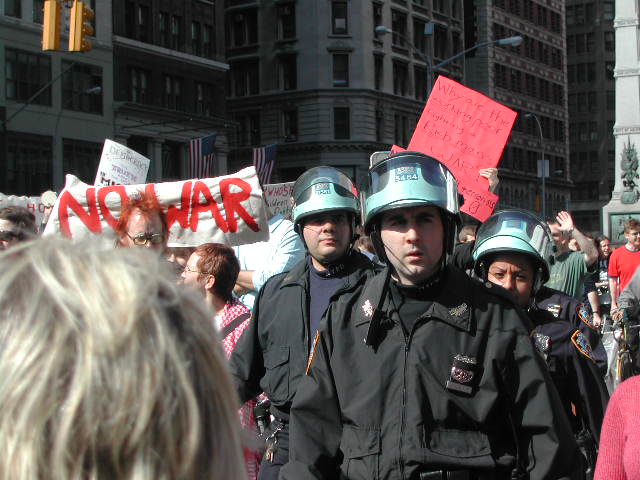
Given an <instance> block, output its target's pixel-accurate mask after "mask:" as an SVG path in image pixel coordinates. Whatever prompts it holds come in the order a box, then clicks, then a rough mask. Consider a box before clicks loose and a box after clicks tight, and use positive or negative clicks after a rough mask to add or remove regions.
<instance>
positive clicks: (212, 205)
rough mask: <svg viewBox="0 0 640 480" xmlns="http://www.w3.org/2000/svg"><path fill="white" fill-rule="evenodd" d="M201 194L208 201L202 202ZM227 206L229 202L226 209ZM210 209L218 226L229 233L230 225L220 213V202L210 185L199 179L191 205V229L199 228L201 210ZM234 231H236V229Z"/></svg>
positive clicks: (194, 188) (194, 186)
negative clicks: (214, 195)
mask: <svg viewBox="0 0 640 480" xmlns="http://www.w3.org/2000/svg"><path fill="white" fill-rule="evenodd" d="M221 185H222V183H221ZM200 195H202V196H203V197H204V199H205V200H206V203H200ZM226 208H227V204H226V203H225V209H226ZM209 210H211V216H212V217H213V219H214V220H215V221H216V225H218V228H219V229H220V230H222V231H223V232H224V233H227V232H228V231H229V227H228V226H227V222H225V221H224V218H223V217H222V214H221V213H220V209H219V208H218V204H217V203H216V201H215V199H214V198H213V196H212V195H211V191H210V190H209V187H207V185H206V184H205V183H204V182H201V181H199V180H198V181H196V183H195V184H194V185H193V203H192V205H191V230H192V231H193V232H195V231H197V230H198V221H199V219H200V218H199V217H200V212H207V211H209ZM232 231H233V232H235V231H236V230H232Z"/></svg>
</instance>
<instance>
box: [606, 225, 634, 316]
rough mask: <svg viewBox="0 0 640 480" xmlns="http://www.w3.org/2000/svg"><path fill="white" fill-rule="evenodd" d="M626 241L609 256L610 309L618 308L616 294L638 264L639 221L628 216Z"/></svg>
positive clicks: (622, 288) (625, 227)
mask: <svg viewBox="0 0 640 480" xmlns="http://www.w3.org/2000/svg"><path fill="white" fill-rule="evenodd" d="M624 238H625V239H626V240H627V243H626V244H624V245H623V246H621V247H619V248H616V249H615V250H614V251H613V253H612V254H611V257H610V258H609V293H610V294H611V311H614V310H616V309H617V308H618V296H619V295H620V293H621V292H622V291H623V290H624V289H625V287H626V286H627V284H628V283H629V281H630V280H631V278H632V277H633V274H634V273H635V272H636V269H637V268H638V266H640V221H638V220H637V219H635V218H630V219H629V220H627V221H626V222H625V223H624Z"/></svg>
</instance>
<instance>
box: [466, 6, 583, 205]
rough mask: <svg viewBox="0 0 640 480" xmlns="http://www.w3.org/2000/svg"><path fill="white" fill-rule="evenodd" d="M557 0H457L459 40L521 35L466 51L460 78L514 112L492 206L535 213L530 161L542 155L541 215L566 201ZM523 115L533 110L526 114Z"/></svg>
mask: <svg viewBox="0 0 640 480" xmlns="http://www.w3.org/2000/svg"><path fill="white" fill-rule="evenodd" d="M564 3H565V2H564V1H563V0H546V1H542V0H465V26H464V29H465V43H466V45H467V47H468V46H469V45H473V44H476V43H478V42H483V41H488V40H495V39H499V38H506V37H509V36H512V35H520V36H522V37H523V39H524V41H523V43H522V44H521V45H520V46H519V47H499V46H495V47H491V48H489V49H478V50H476V51H475V52H474V54H473V55H469V56H467V57H466V62H465V69H466V78H465V82H466V84H467V85H468V86H469V87H471V88H473V89H474V90H477V91H479V92H482V93H484V94H485V95H487V96H489V97H491V98H493V99H494V100H496V101H498V102H500V103H502V104H504V105H506V106H508V107H510V108H512V109H513V110H515V111H516V112H518V117H517V119H516V123H515V125H514V129H513V132H512V134H511V138H510V140H509V142H508V144H507V147H506V148H505V152H504V154H503V157H502V161H501V164H500V167H501V168H500V180H501V182H500V186H499V190H498V194H499V195H500V205H501V206H503V207H504V206H512V207H519V208H525V209H528V210H533V211H536V212H538V213H540V214H542V203H543V202H542V197H543V192H542V188H543V183H542V179H541V178H540V177H539V176H538V164H539V163H540V164H542V162H539V161H540V160H542V157H543V156H544V159H545V160H547V161H548V164H549V166H548V174H549V177H548V178H546V179H545V183H544V190H545V191H544V197H545V200H546V201H545V202H544V203H545V214H546V216H547V217H550V216H553V215H555V214H556V213H557V212H558V211H559V210H563V209H565V208H567V205H568V202H569V198H570V197H569V195H570V188H571V185H572V183H571V181H570V178H571V177H570V170H569V162H568V159H569V144H568V135H567V134H568V112H567V81H566V55H565V49H564V42H565V22H564ZM527 114H533V115H535V117H531V116H529V118H527ZM536 119H537V121H539V122H540V127H541V128H540V130H541V133H542V135H540V131H539V129H538V123H537V121H536ZM541 136H542V141H541ZM539 173H540V175H541V174H542V170H541V171H540V172H539Z"/></svg>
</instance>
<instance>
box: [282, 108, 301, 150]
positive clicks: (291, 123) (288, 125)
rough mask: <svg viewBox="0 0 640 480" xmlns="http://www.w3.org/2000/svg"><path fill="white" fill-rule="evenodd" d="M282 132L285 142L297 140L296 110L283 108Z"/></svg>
mask: <svg viewBox="0 0 640 480" xmlns="http://www.w3.org/2000/svg"><path fill="white" fill-rule="evenodd" d="M282 133H283V136H284V141H285V142H295V141H297V140H298V110H296V109H291V110H284V111H283V112H282Z"/></svg>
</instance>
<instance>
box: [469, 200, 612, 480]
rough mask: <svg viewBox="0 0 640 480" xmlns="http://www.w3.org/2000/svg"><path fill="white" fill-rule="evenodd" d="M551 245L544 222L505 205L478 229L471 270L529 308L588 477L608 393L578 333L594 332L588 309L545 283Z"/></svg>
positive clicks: (536, 338) (536, 337) (538, 343)
mask: <svg viewBox="0 0 640 480" xmlns="http://www.w3.org/2000/svg"><path fill="white" fill-rule="evenodd" d="M552 245H553V240H552V237H551V232H550V231H549V227H548V226H547V224H546V223H545V222H542V221H540V220H539V219H538V218H536V217H535V216H534V215H532V214H531V213H529V212H526V211H523V210H516V209H510V210H503V211H501V212H498V213H496V214H494V215H493V216H491V217H490V218H489V219H488V220H487V221H486V222H485V223H484V224H483V225H482V226H481V227H480V229H479V230H478V232H477V238H476V243H475V247H474V250H473V259H474V260H475V273H476V274H477V275H478V276H479V277H480V278H481V279H482V280H483V281H487V280H488V281H490V282H493V283H495V284H497V285H500V286H502V287H503V288H505V289H507V290H508V291H510V292H511V293H512V294H513V295H514V297H515V299H516V301H517V302H518V303H519V305H520V306H521V307H522V308H524V309H525V310H526V311H527V312H528V316H529V319H530V320H531V322H532V323H533V327H534V328H533V331H532V337H533V339H534V342H535V346H536V348H537V349H538V351H539V353H540V354H541V355H542V356H543V358H544V359H545V362H546V363H547V366H548V369H549V373H550V375H551V378H552V379H553V381H554V384H555V386H556V388H557V390H558V392H559V393H560V397H561V400H562V404H563V407H564V410H565V412H566V413H567V418H568V419H569V421H570V423H571V426H572V429H573V432H574V435H575V436H576V439H577V441H578V445H579V446H580V450H581V452H582V453H583V455H584V456H585V459H586V462H585V467H586V468H585V469H586V475H587V478H590V477H589V475H593V469H594V467H595V456H596V451H597V443H598V440H599V437H600V426H601V424H602V420H603V418H604V412H605V409H606V405H607V401H608V393H607V389H606V386H605V384H604V381H603V379H602V375H601V374H600V372H599V371H598V368H597V366H596V358H595V357H594V354H593V351H592V349H591V344H590V342H589V340H588V339H587V337H586V336H585V335H584V334H583V333H582V332H581V328H582V329H586V330H587V331H595V330H594V327H593V323H592V322H590V321H589V319H588V318H587V316H586V315H587V313H586V309H584V307H582V306H581V305H580V303H579V302H578V301H577V300H576V299H574V298H573V297H570V296H568V295H565V294H564V293H562V292H559V291H557V290H552V289H550V288H548V287H544V286H543V285H544V283H545V282H546V281H547V280H548V279H549V262H550V261H552Z"/></svg>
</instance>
